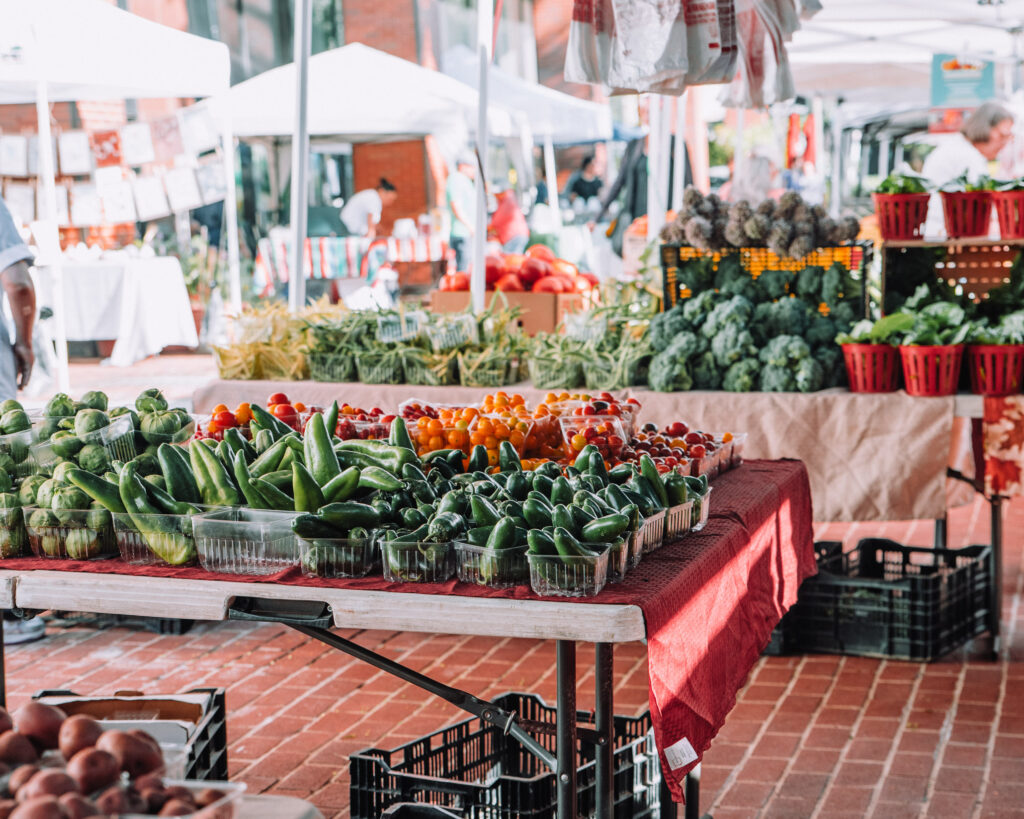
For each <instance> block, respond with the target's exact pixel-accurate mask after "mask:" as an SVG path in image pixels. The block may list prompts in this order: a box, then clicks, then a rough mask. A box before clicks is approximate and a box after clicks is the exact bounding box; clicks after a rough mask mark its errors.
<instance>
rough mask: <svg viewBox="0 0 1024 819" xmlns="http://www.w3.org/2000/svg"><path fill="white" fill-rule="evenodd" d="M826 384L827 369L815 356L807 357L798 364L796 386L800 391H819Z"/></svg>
mask: <svg viewBox="0 0 1024 819" xmlns="http://www.w3.org/2000/svg"><path fill="white" fill-rule="evenodd" d="M824 386H825V370H824V368H823V367H822V366H821V364H819V363H818V361H817V360H816V359H814V358H805V359H802V360H801V361H800V363H799V364H797V366H796V388H797V389H798V390H800V392H817V391H818V390H820V389H822V387H824Z"/></svg>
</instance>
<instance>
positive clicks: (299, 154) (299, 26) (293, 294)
mask: <svg viewBox="0 0 1024 819" xmlns="http://www.w3.org/2000/svg"><path fill="white" fill-rule="evenodd" d="M312 39H313V2H312V0H296V2H295V42H294V58H293V59H294V61H295V67H296V72H295V76H296V89H295V133H294V135H293V136H292V188H291V191H292V193H291V210H292V254H291V259H289V267H290V268H291V269H290V270H289V275H288V307H289V308H290V309H291V311H292V312H293V313H297V312H298V311H299V310H301V309H302V308H303V307H304V306H305V304H306V270H305V267H306V265H305V261H306V220H307V218H308V215H309V191H308V183H309V178H308V177H309V127H308V125H309V123H308V121H307V116H306V115H307V110H306V107H307V105H308V103H309V93H308V91H309V49H310V42H311V41H312Z"/></svg>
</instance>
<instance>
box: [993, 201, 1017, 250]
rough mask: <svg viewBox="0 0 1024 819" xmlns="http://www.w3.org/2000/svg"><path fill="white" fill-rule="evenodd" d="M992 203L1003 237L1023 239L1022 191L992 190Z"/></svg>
mask: <svg viewBox="0 0 1024 819" xmlns="http://www.w3.org/2000/svg"><path fill="white" fill-rule="evenodd" d="M992 204H993V205H994V206H995V209H996V216H997V217H998V218H999V235H1000V236H1001V237H1002V238H1003V239H1024V191H993V192H992Z"/></svg>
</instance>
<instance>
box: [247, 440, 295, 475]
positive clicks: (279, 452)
mask: <svg viewBox="0 0 1024 819" xmlns="http://www.w3.org/2000/svg"><path fill="white" fill-rule="evenodd" d="M288 451H289V449H288V444H287V442H285V441H283V440H278V441H274V443H273V444H271V445H270V448H269V449H267V450H264V452H263V454H262V455H260V456H259V457H258V458H257V459H256V460H255V461H253V462H252V463H251V464H249V474H251V475H252V476H253V477H254V478H262V477H263V476H264V475H266V474H267V473H268V472H277V471H278V470H279V469H280V468H281V461H282V459H283V458H284V454H285V452H288Z"/></svg>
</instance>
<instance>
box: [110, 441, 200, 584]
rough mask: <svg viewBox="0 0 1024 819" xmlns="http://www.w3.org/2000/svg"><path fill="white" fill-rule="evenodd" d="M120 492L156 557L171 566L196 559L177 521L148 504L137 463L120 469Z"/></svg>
mask: <svg viewBox="0 0 1024 819" xmlns="http://www.w3.org/2000/svg"><path fill="white" fill-rule="evenodd" d="M204 449H205V447H204ZM207 451H209V450H207ZM118 489H119V492H120V495H121V502H122V503H123V504H124V507H125V508H126V509H127V510H128V515H129V516H130V517H131V520H132V523H133V524H134V525H135V528H136V529H138V530H139V531H140V532H141V533H142V536H143V537H144V538H145V540H146V544H147V545H148V546H149V548H150V549H151V550H152V552H153V554H155V555H156V556H157V557H159V558H160V559H161V560H163V561H164V562H165V563H169V564H170V565H172V566H180V565H182V564H184V563H188V562H189V561H190V560H192V558H193V557H195V543H193V541H192V539H191V538H189V537H186V536H185V535H184V534H183V533H182V532H181V531H179V525H178V523H177V519H176V518H174V517H170V516H168V515H167V514H166V513H165V512H163V511H161V510H160V509H158V508H156V507H155V506H153V505H152V504H151V503H150V502H149V497H148V496H147V494H146V488H145V486H144V485H143V483H142V479H141V478H139V476H138V474H137V469H136V465H135V463H134V461H131V462H129V463H127V464H125V465H124V467H123V468H122V469H121V474H120V476H119V478H118Z"/></svg>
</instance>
